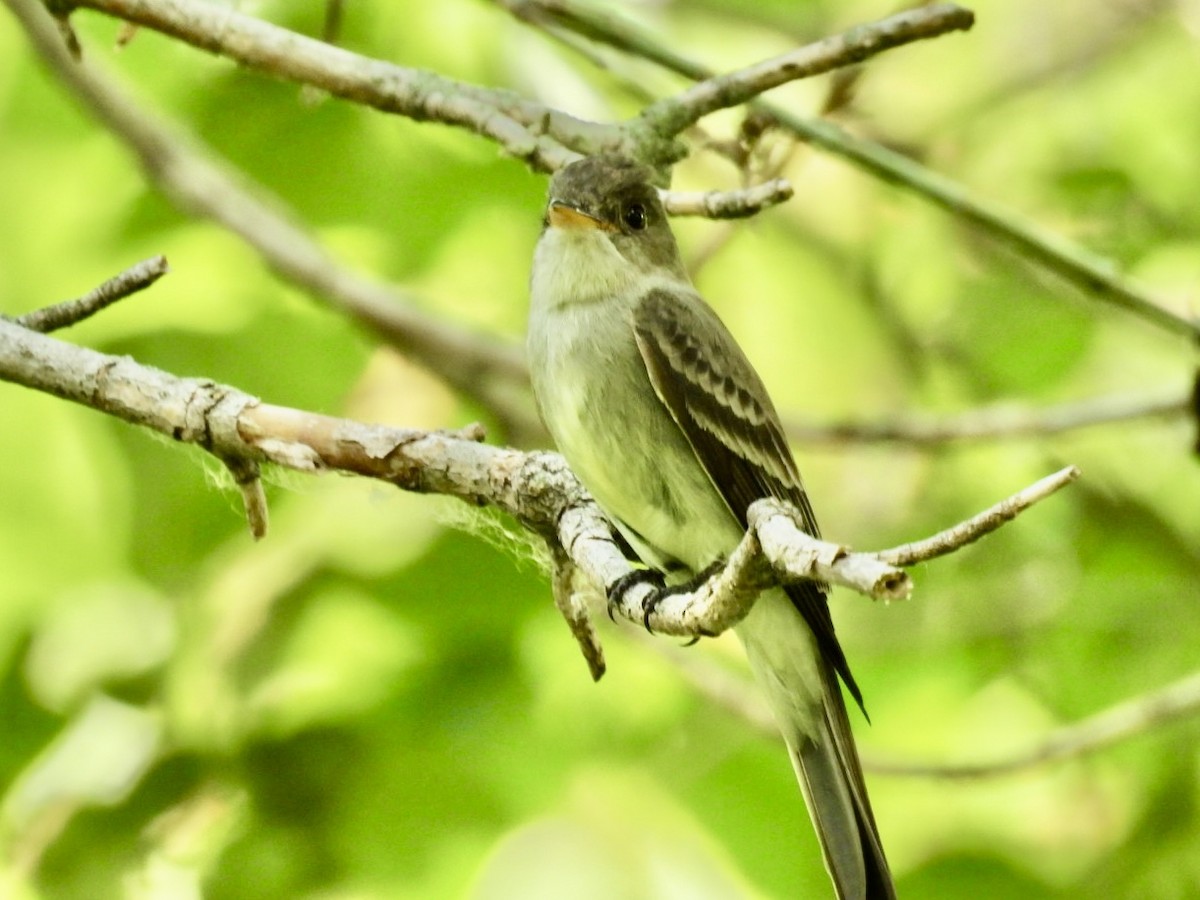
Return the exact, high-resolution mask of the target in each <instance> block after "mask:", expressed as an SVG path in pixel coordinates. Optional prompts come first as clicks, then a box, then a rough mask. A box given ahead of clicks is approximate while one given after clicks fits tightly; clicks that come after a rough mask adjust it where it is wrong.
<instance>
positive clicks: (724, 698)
mask: <svg viewBox="0 0 1200 900" xmlns="http://www.w3.org/2000/svg"><path fill="white" fill-rule="evenodd" d="M625 635H626V636H627V637H628V638H629V639H630V640H633V641H634V642H635V643H637V644H639V645H641V646H643V647H645V648H647V649H648V650H651V651H652V652H654V653H656V654H658V655H659V656H662V657H664V658H665V659H667V660H669V661H670V662H671V664H672V665H673V666H674V667H675V668H676V670H677V671H678V672H679V673H680V674H681V675H682V676H683V678H684V680H686V681H687V682H688V684H690V685H691V686H692V688H694V689H695V690H696V691H697V692H698V693H699V694H701V695H702V696H704V697H705V698H706V699H708V700H711V701H713V702H714V703H716V704H717V705H718V706H720V707H722V708H723V709H725V710H727V711H728V712H730V713H731V714H733V715H735V716H737V717H738V718H740V719H742V720H743V721H744V722H746V723H747V724H748V725H750V726H751V727H753V728H754V729H755V730H756V731H758V732H759V733H760V734H762V735H763V736H764V737H766V738H769V739H771V740H774V739H776V737H777V735H778V726H777V725H776V724H775V720H774V717H773V716H772V715H771V711H770V709H769V708H768V707H767V705H766V703H765V702H764V701H763V699H762V695H761V694H760V693H759V691H758V690H757V688H756V687H755V685H754V683H753V682H752V681H751V680H750V679H749V678H747V677H745V676H741V675H738V674H737V673H736V672H732V671H730V670H728V669H727V668H726V667H724V666H722V665H720V664H719V663H718V662H717V661H715V660H713V659H712V658H711V657H710V656H708V655H706V654H704V653H697V652H694V651H691V650H689V649H687V648H681V647H676V646H673V645H671V644H670V643H669V642H666V641H661V640H654V639H653V638H651V637H650V636H649V635H646V634H645V633H644V632H640V631H637V630H634V629H630V630H628V631H626V632H625ZM1197 713H1200V673H1193V674H1191V675H1188V676H1186V677H1184V678H1181V679H1179V680H1178V681H1175V682H1173V683H1171V684H1169V685H1167V686H1166V687H1162V688H1159V689H1157V690H1154V691H1149V692H1147V693H1145V694H1141V695H1139V696H1137V697H1133V698H1131V699H1129V700H1126V701H1124V702H1122V703H1118V704H1116V705H1114V706H1112V707H1110V708H1108V709H1106V710H1103V711H1101V712H1098V713H1096V714H1095V715H1092V716H1089V717H1087V718H1086V719H1083V720H1081V721H1079V722H1073V723H1071V724H1070V725H1064V726H1062V727H1060V728H1056V729H1054V730H1053V731H1050V732H1049V733H1048V734H1046V735H1044V736H1042V737H1041V738H1038V739H1036V740H1034V741H1033V742H1032V743H1031V744H1030V745H1029V746H1028V747H1027V748H1026V749H1024V750H1022V751H1020V752H1017V753H1013V754H1009V755H1006V756H1002V757H997V758H995V759H992V760H988V761H984V762H974V763H972V762H917V761H902V760H898V759H895V758H894V757H890V758H889V757H885V756H882V755H881V754H880V753H879V752H870V753H863V761H862V762H863V768H864V769H865V770H867V771H868V772H872V773H874V774H877V775H889V776H896V777H901V778H931V779H956V780H966V779H981V778H995V777H999V776H1002V775H1009V774H1012V773H1014V772H1019V771H1023V770H1025V769H1030V768H1033V767H1035V766H1039V765H1045V764H1048V763H1055V762H1063V761H1066V760H1070V759H1077V758H1079V757H1082V756H1087V755H1088V754H1091V753H1097V752H1099V751H1101V750H1104V749H1106V748H1108V747H1111V746H1113V745H1115V744H1118V743H1120V742H1122V741H1127V740H1130V739H1132V738H1135V737H1138V736H1139V735H1142V734H1145V733H1147V732H1149V731H1152V730H1153V729H1155V728H1157V727H1159V726H1161V725H1166V724H1168V723H1170V722H1173V721H1176V720H1177V719H1182V718H1185V717H1187V716H1192V715H1196V714H1197Z"/></svg>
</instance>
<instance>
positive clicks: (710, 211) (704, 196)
mask: <svg viewBox="0 0 1200 900" xmlns="http://www.w3.org/2000/svg"><path fill="white" fill-rule="evenodd" d="M793 193H794V191H793V190H792V186H791V184H789V183H788V182H787V181H785V180H784V179H782V178H773V179H771V180H770V181H767V182H764V183H763V184H758V185H754V186H753V187H748V188H743V189H742V190H740V191H696V192H694V193H693V192H686V191H664V192H663V195H662V197H663V205H664V206H665V207H666V210H667V213H668V214H669V215H672V216H705V217H707V218H709V219H743V218H746V217H747V216H753V215H756V214H757V213H760V212H762V211H763V210H764V209H767V208H768V207H771V206H775V205H776V204H779V203H783V202H785V201H787V200H790V199H791V198H792V194H793Z"/></svg>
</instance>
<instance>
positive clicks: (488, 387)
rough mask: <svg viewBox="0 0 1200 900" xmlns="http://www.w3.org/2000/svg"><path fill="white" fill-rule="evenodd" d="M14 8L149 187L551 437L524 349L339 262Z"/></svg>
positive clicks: (13, 0) (211, 9) (22, 3)
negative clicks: (536, 404)
mask: <svg viewBox="0 0 1200 900" xmlns="http://www.w3.org/2000/svg"><path fill="white" fill-rule="evenodd" d="M4 2H5V3H7V4H8V5H9V6H10V7H12V8H13V10H14V12H16V13H17V16H18V18H19V19H20V20H21V22H22V24H23V25H24V26H25V28H26V30H27V31H28V33H29V37H30V39H31V41H32V42H33V45H34V47H35V48H36V49H37V50H38V52H39V53H40V54H41V55H42V57H43V59H44V60H45V61H46V62H47V63H48V64H49V65H50V67H51V68H52V69H53V70H54V72H55V73H56V74H57V75H58V76H59V78H61V79H62V81H63V82H64V84H66V85H67V87H69V88H70V89H71V91H72V92H73V93H74V94H75V96H76V97H78V98H79V99H80V100H81V101H82V102H83V104H84V105H85V106H86V107H87V108H88V109H89V111H90V112H92V113H93V114H94V115H95V116H96V117H97V118H98V119H99V120H100V122H101V123H102V124H103V125H105V126H106V127H107V128H108V129H109V130H110V131H112V133H113V134H114V135H115V136H116V137H117V138H119V139H120V140H121V141H122V142H123V143H125V144H126V145H128V146H129V148H130V149H131V150H132V151H133V152H134V154H135V155H136V156H137V158H138V161H139V162H140V163H141V165H142V168H143V169H144V171H145V173H146V176H147V178H148V179H149V180H150V181H151V182H152V183H153V184H154V185H155V186H157V187H158V189H159V190H161V191H162V192H163V193H164V194H165V195H166V196H167V197H168V199H170V200H171V201H172V202H173V203H174V204H175V205H176V206H178V207H179V208H180V209H182V210H184V211H185V212H187V213H189V214H191V215H194V216H198V217H201V218H206V219H211V220H213V221H214V222H216V223H217V224H219V225H221V226H222V227H224V228H226V229H228V230H229V231H231V232H233V233H234V234H236V235H237V236H238V237H240V238H241V239H242V240H243V241H245V243H246V244H248V245H249V246H250V247H252V248H253V249H254V250H255V251H257V252H258V253H259V254H260V256H261V257H262V258H263V260H264V261H265V262H266V263H267V264H268V265H269V266H271V268H273V269H274V270H275V271H276V272H277V273H279V274H280V275H281V276H282V277H283V278H285V279H286V280H288V281H290V282H292V283H293V284H295V285H296V286H298V287H299V288H301V289H302V290H304V291H306V292H308V293H309V294H311V295H313V296H315V297H318V298H320V299H323V300H325V301H326V302H328V303H330V304H331V305H333V306H335V307H337V308H339V309H341V310H343V311H344V312H346V313H347V314H349V315H351V316H352V317H354V318H355V319H356V320H358V321H359V322H361V323H362V324H364V325H366V326H367V327H369V328H371V329H372V330H374V331H375V332H376V333H377V334H379V335H380V336H381V337H382V338H384V339H385V340H387V341H388V342H390V343H391V344H392V345H393V346H395V347H397V348H398V349H400V350H401V351H402V352H404V353H406V354H408V355H410V356H412V357H413V358H414V359H417V360H419V361H420V362H421V363H422V364H423V365H425V366H426V367H427V368H429V369H430V370H431V371H433V372H436V373H438V374H439V375H440V376H441V377H442V378H444V379H445V380H446V381H447V382H448V383H449V384H450V385H451V386H452V387H454V388H455V389H456V390H458V391H460V392H462V393H463V394H465V395H467V396H473V397H476V398H478V399H479V400H480V402H482V403H483V404H484V405H486V406H487V407H488V408H490V409H491V410H493V411H494V412H495V413H496V415H497V417H498V418H499V419H500V420H501V421H502V422H503V423H504V424H505V426H506V427H507V428H508V429H509V430H510V432H511V434H512V436H513V437H514V439H517V438H520V437H522V436H524V437H528V436H529V435H535V434H540V433H541V426H540V424H539V423H538V422H537V419H536V416H535V414H534V412H533V409H532V405H531V404H530V403H529V401H528V397H527V396H526V395H527V384H528V378H529V375H528V370H527V368H526V366H525V361H524V355H523V353H522V352H521V350H520V348H519V347H517V346H515V345H512V344H506V343H503V342H501V341H500V340H498V339H496V338H491V337H486V336H483V335H477V334H473V333H471V332H468V331H466V330H464V329H462V328H460V327H458V326H455V325H453V324H451V323H448V322H444V321H441V320H439V319H437V318H435V317H434V316H432V315H430V314H429V313H426V312H424V311H422V310H421V305H420V304H419V303H417V302H416V301H415V300H413V299H412V298H411V297H409V296H407V295H406V294H404V293H403V292H401V291H400V290H398V289H396V288H395V287H393V286H391V285H387V284H383V283H381V282H378V281H374V280H372V279H369V278H366V277H364V276H362V275H359V274H357V273H355V272H353V271H351V270H349V269H347V268H345V267H343V266H341V265H339V264H338V263H336V262H335V261H334V260H333V259H332V258H331V257H330V256H329V255H328V254H327V253H326V251H325V249H324V248H323V247H322V246H321V245H320V244H318V243H317V242H316V240H315V239H314V238H313V237H312V236H311V234H309V232H308V231H307V230H306V229H305V228H304V227H303V226H302V225H301V224H300V223H299V221H298V220H297V219H296V217H295V215H294V214H293V213H292V211H291V210H289V209H287V208H286V206H285V205H284V204H283V202H282V201H281V200H280V199H279V198H278V197H275V196H272V195H270V194H269V193H268V192H267V191H266V190H265V189H264V188H263V187H262V186H261V185H258V184H253V183H250V182H248V181H247V180H246V178H245V177H244V176H242V175H241V174H240V173H239V172H237V171H235V170H234V169H233V168H231V167H230V166H229V165H228V164H226V163H225V161H224V160H222V159H220V158H218V157H216V156H215V155H214V154H212V153H211V151H209V150H208V149H207V148H205V147H203V146H202V145H201V144H200V143H199V142H198V140H197V139H196V138H195V137H194V136H192V135H189V134H186V133H184V132H183V131H182V130H181V129H180V128H179V127H178V126H177V125H174V124H172V123H169V122H167V121H165V120H163V119H161V118H160V117H158V116H154V115H152V114H151V113H149V112H148V111H146V110H144V109H142V108H139V105H138V104H135V103H134V102H132V101H131V100H130V98H129V97H128V96H127V95H126V93H125V91H123V90H122V89H121V88H120V87H119V86H118V85H117V84H116V83H115V82H114V81H113V80H112V79H111V78H109V77H106V76H105V74H104V73H103V72H102V71H101V70H100V68H99V66H98V65H97V64H96V61H94V60H93V61H92V62H91V63H90V64H89V66H88V67H87V68H86V69H85V68H82V67H80V66H79V65H77V64H75V62H74V61H73V60H72V59H71V58H70V56H69V55H68V54H67V53H66V52H65V51H64V49H63V44H62V40H61V38H60V36H59V34H58V32H57V30H56V29H55V28H54V26H53V25H52V24H51V22H50V20H49V18H48V16H47V15H46V13H45V10H44V9H42V8H41V5H40V4H39V3H37V2H36V0H4ZM199 5H200V6H202V7H203V8H204V10H205V15H206V16H209V15H215V14H219V13H221V8H220V7H215V6H212V5H211V4H203V3H202V4H199ZM230 15H235V14H233V13H230ZM243 18H244V17H243ZM226 37H227V38H228V37H229V33H226ZM315 43H317V44H319V45H320V46H321V47H325V48H326V49H330V50H335V49H336V48H329V47H327V45H324V44H320V42H315ZM338 52H341V51H338Z"/></svg>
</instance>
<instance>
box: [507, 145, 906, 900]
mask: <svg viewBox="0 0 1200 900" xmlns="http://www.w3.org/2000/svg"><path fill="white" fill-rule="evenodd" d="M531 294H532V302H531V309H530V317H529V332H528V351H529V360H530V364H531V367H532V374H533V389H534V394H535V396H536V398H537V403H538V407H539V409H540V411H541V415H542V418H543V420H544V421H545V423H546V427H547V428H548V429H549V430H550V434H551V435H552V436H553V438H554V440H555V442H556V443H557V445H558V448H559V450H560V451H561V452H562V454H563V455H564V456H565V457H566V459H567V462H568V463H569V464H570V466H571V468H572V469H573V470H574V472H575V473H576V475H578V477H579V479H580V480H581V481H582V482H583V484H584V485H585V486H586V487H587V488H588V490H589V491H590V492H591V493H592V495H593V496H594V497H595V498H596V501H597V502H598V503H599V504H600V506H601V507H602V508H603V509H604V511H605V512H606V513H607V514H608V516H609V517H610V518H611V519H612V520H613V522H614V523H615V524H616V526H617V528H618V529H620V531H621V533H622V534H623V535H624V536H625V537H626V539H627V540H628V541H629V543H630V545H631V546H633V548H634V549H635V550H636V551H637V552H638V553H639V555H640V556H641V558H642V560H643V561H644V562H645V563H647V564H648V565H651V566H653V567H655V568H656V569H657V570H659V571H662V572H667V573H671V576H672V577H673V578H679V577H681V576H683V577H686V576H687V575H691V576H695V575H696V573H701V572H703V571H704V570H705V569H706V568H708V567H709V566H711V565H713V564H714V563H719V562H720V561H721V560H723V559H725V557H726V556H727V555H728V554H729V553H730V552H731V551H732V550H733V549H734V547H735V546H736V545H737V543H738V541H739V540H740V539H741V537H742V534H743V533H744V531H745V529H746V510H747V508H748V507H749V506H750V504H751V503H753V502H754V501H755V500H758V499H760V498H762V497H776V498H779V499H781V500H786V501H789V502H790V503H792V504H793V505H794V506H795V507H796V508H797V509H799V510H800V512H801V514H802V515H803V517H804V525H805V530H806V531H808V532H809V533H810V534H812V535H813V536H817V534H818V532H817V523H816V520H815V518H814V517H813V511H812V506H811V505H810V503H809V500H808V495H807V494H806V493H805V490H804V486H803V484H802V482H801V480H800V473H799V471H798V470H797V468H796V463H795V461H794V460H793V458H792V454H791V451H790V449H789V448H788V444H787V441H786V439H785V438H784V435H783V429H782V427H781V425H780V422H779V416H778V414H777V413H776V412H775V408H774V406H773V405H772V403H771V399H770V397H769V396H768V395H767V392H766V389H765V388H764V387H763V383H762V381H761V380H760V379H759V377H758V375H757V373H755V371H754V369H753V367H752V366H751V365H750V362H749V361H748V360H747V359H746V356H745V354H744V353H743V352H742V350H741V348H740V347H739V346H738V345H737V342H736V341H734V339H733V337H732V335H730V333H729V331H728V330H727V329H726V328H725V326H724V324H722V322H721V320H720V319H719V318H717V315H716V313H715V312H713V310H712V309H711V308H710V307H709V306H708V304H706V303H705V302H704V300H703V299H701V297H700V295H699V294H698V293H696V290H695V288H694V287H693V286H692V284H691V281H690V280H689V279H688V276H687V273H686V271H685V270H684V266H683V262H682V260H681V258H680V255H679V249H678V247H677V246H676V244H675V238H674V235H672V233H671V229H670V227H669V226H668V224H667V219H666V214H665V213H664V211H663V206H662V203H661V201H660V200H659V197H658V192H657V191H656V190H655V188H654V186H653V184H652V173H651V171H650V170H649V169H648V168H646V167H644V166H641V165H639V164H637V163H635V162H633V161H631V160H629V159H626V158H624V157H617V156H598V157H588V158H586V159H582V160H579V161H577V162H574V163H572V164H570V165H568V166H566V167H564V168H563V169H561V170H560V171H559V172H558V173H557V174H556V175H555V176H554V178H553V180H552V181H551V183H550V196H549V202H548V204H547V208H546V218H545V225H544V229H543V231H542V234H541V237H540V238H539V240H538V244H537V250H536V252H535V254H534V260H533V273H532V279H531ZM736 632H737V635H738V637H739V638H740V639H741V642H742V645H743V646H744V647H745V650H746V655H747V657H748V658H749V661H750V666H751V669H752V670H753V672H754V675H755V677H756V679H757V681H758V683H759V684H760V686H761V687H762V689H763V691H764V692H765V693H766V696H767V699H768V701H769V703H770V706H771V709H772V711H773V712H774V715H775V719H776V721H777V722H778V724H779V728H780V731H781V732H782V733H783V739H784V741H785V742H786V743H787V747H788V751H789V753H790V755H791V759H792V765H793V767H794V768H795V770H796V775H797V777H798V778H799V781H800V787H801V790H802V791H803V792H804V796H805V799H806V801H807V803H808V810H809V814H810V815H811V816H812V821H813V825H814V826H815V828H816V831H817V835H818V837H819V838H820V843H821V849H822V852H823V854H824V858H825V867H826V869H828V871H829V875H830V877H831V878H832V880H833V884H834V888H835V890H836V893H837V896H838V897H839V898H856V900H857V898H872V900H874V898H889V897H894V896H895V889H894V887H893V885H892V878H891V873H890V872H889V870H888V865H887V860H886V859H885V857H884V854H883V847H882V845H881V844H880V840H879V833H878V830H877V829H876V827H875V818H874V815H873V814H872V812H871V804H870V801H869V800H868V798H867V790H866V786H865V784H864V782H863V775H862V767H861V765H860V763H859V759H858V751H857V750H856V748H855V745H854V738H853V736H852V735H851V732H850V723H849V720H848V718H847V715H846V706H845V703H844V702H843V700H842V694H841V689H840V686H839V684H838V678H839V677H840V678H841V680H842V682H844V683H845V685H846V687H847V689H848V690H849V691H850V693H851V695H852V696H853V697H854V699H855V700H856V701H857V702H858V704H859V705H860V706H861V705H862V695H861V693H860V692H859V689H858V686H857V685H856V684H855V682H854V677H853V676H852V675H851V674H850V668H849V666H848V664H847V662H846V657H845V655H844V654H843V652H842V649H841V646H840V645H839V643H838V640H837V637H836V635H835V634H834V630H833V620H832V619H831V618H830V614H829V606H828V603H827V601H826V598H825V592H824V590H823V588H822V586H821V585H819V584H817V583H815V582H803V583H800V584H796V585H791V586H789V587H786V588H783V589H774V590H771V591H768V592H766V593H764V594H763V595H762V596H761V597H759V599H758V600H757V602H756V603H755V604H754V607H753V608H752V610H751V611H750V613H749V615H748V616H747V617H746V618H745V619H744V620H743V621H742V622H741V623H740V624H738V625H737V626H736Z"/></svg>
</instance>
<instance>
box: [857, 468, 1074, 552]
mask: <svg viewBox="0 0 1200 900" xmlns="http://www.w3.org/2000/svg"><path fill="white" fill-rule="evenodd" d="M1079 475H1080V472H1079V469H1078V468H1077V467H1075V466H1067V467H1066V468H1065V469H1060V470H1059V471H1057V472H1055V473H1054V474H1053V475H1047V476H1046V477H1045V478H1043V479H1041V480H1040V481H1038V482H1036V483H1034V484H1031V485H1030V486H1029V487H1027V488H1025V489H1024V490H1022V491H1019V492H1018V493H1016V494H1013V496H1011V497H1009V498H1008V499H1006V500H1002V501H1000V502H999V503H997V504H996V505H995V506H992V507H989V508H988V509H985V510H984V511H983V512H981V513H979V514H978V515H976V516H972V517H971V518H970V519H967V520H966V521H965V522H960V523H959V524H957V525H955V526H954V527H953V528H948V529H946V530H945V531H942V532H939V533H938V534H935V535H934V536H933V537H929V538H926V539H925V540H922V541H914V542H913V543H911V544H904V545H903V546H901V547H894V548H892V549H891V550H881V551H880V552H879V553H877V554H876V555H877V556H878V557H879V558H880V559H881V560H883V561H885V562H888V563H891V564H892V565H894V566H911V565H914V564H916V563H918V562H924V561H925V560H929V559H934V558H935V557H938V556H943V555H945V554H946V553H952V552H953V551H955V550H958V549H959V548H960V547H965V546H966V545H967V544H971V543H974V542H975V541H977V540H979V539H980V538H981V537H983V536H984V535H985V534H990V533H991V532H993V531H995V530H996V529H997V528H999V527H1000V526H1001V525H1003V524H1005V523H1006V522H1010V521H1012V520H1013V519H1014V518H1016V517H1017V516H1018V515H1020V514H1021V513H1023V512H1024V511H1025V510H1027V509H1028V508H1029V507H1031V506H1033V504H1035V503H1037V502H1038V501H1039V500H1045V499H1046V498H1047V497H1049V496H1050V495H1051V494H1053V493H1055V492H1056V491H1058V490H1060V489H1062V488H1064V487H1066V486H1067V485H1068V484H1070V483H1071V482H1072V481H1074V480H1075V479H1077V478H1078V477H1079Z"/></svg>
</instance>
